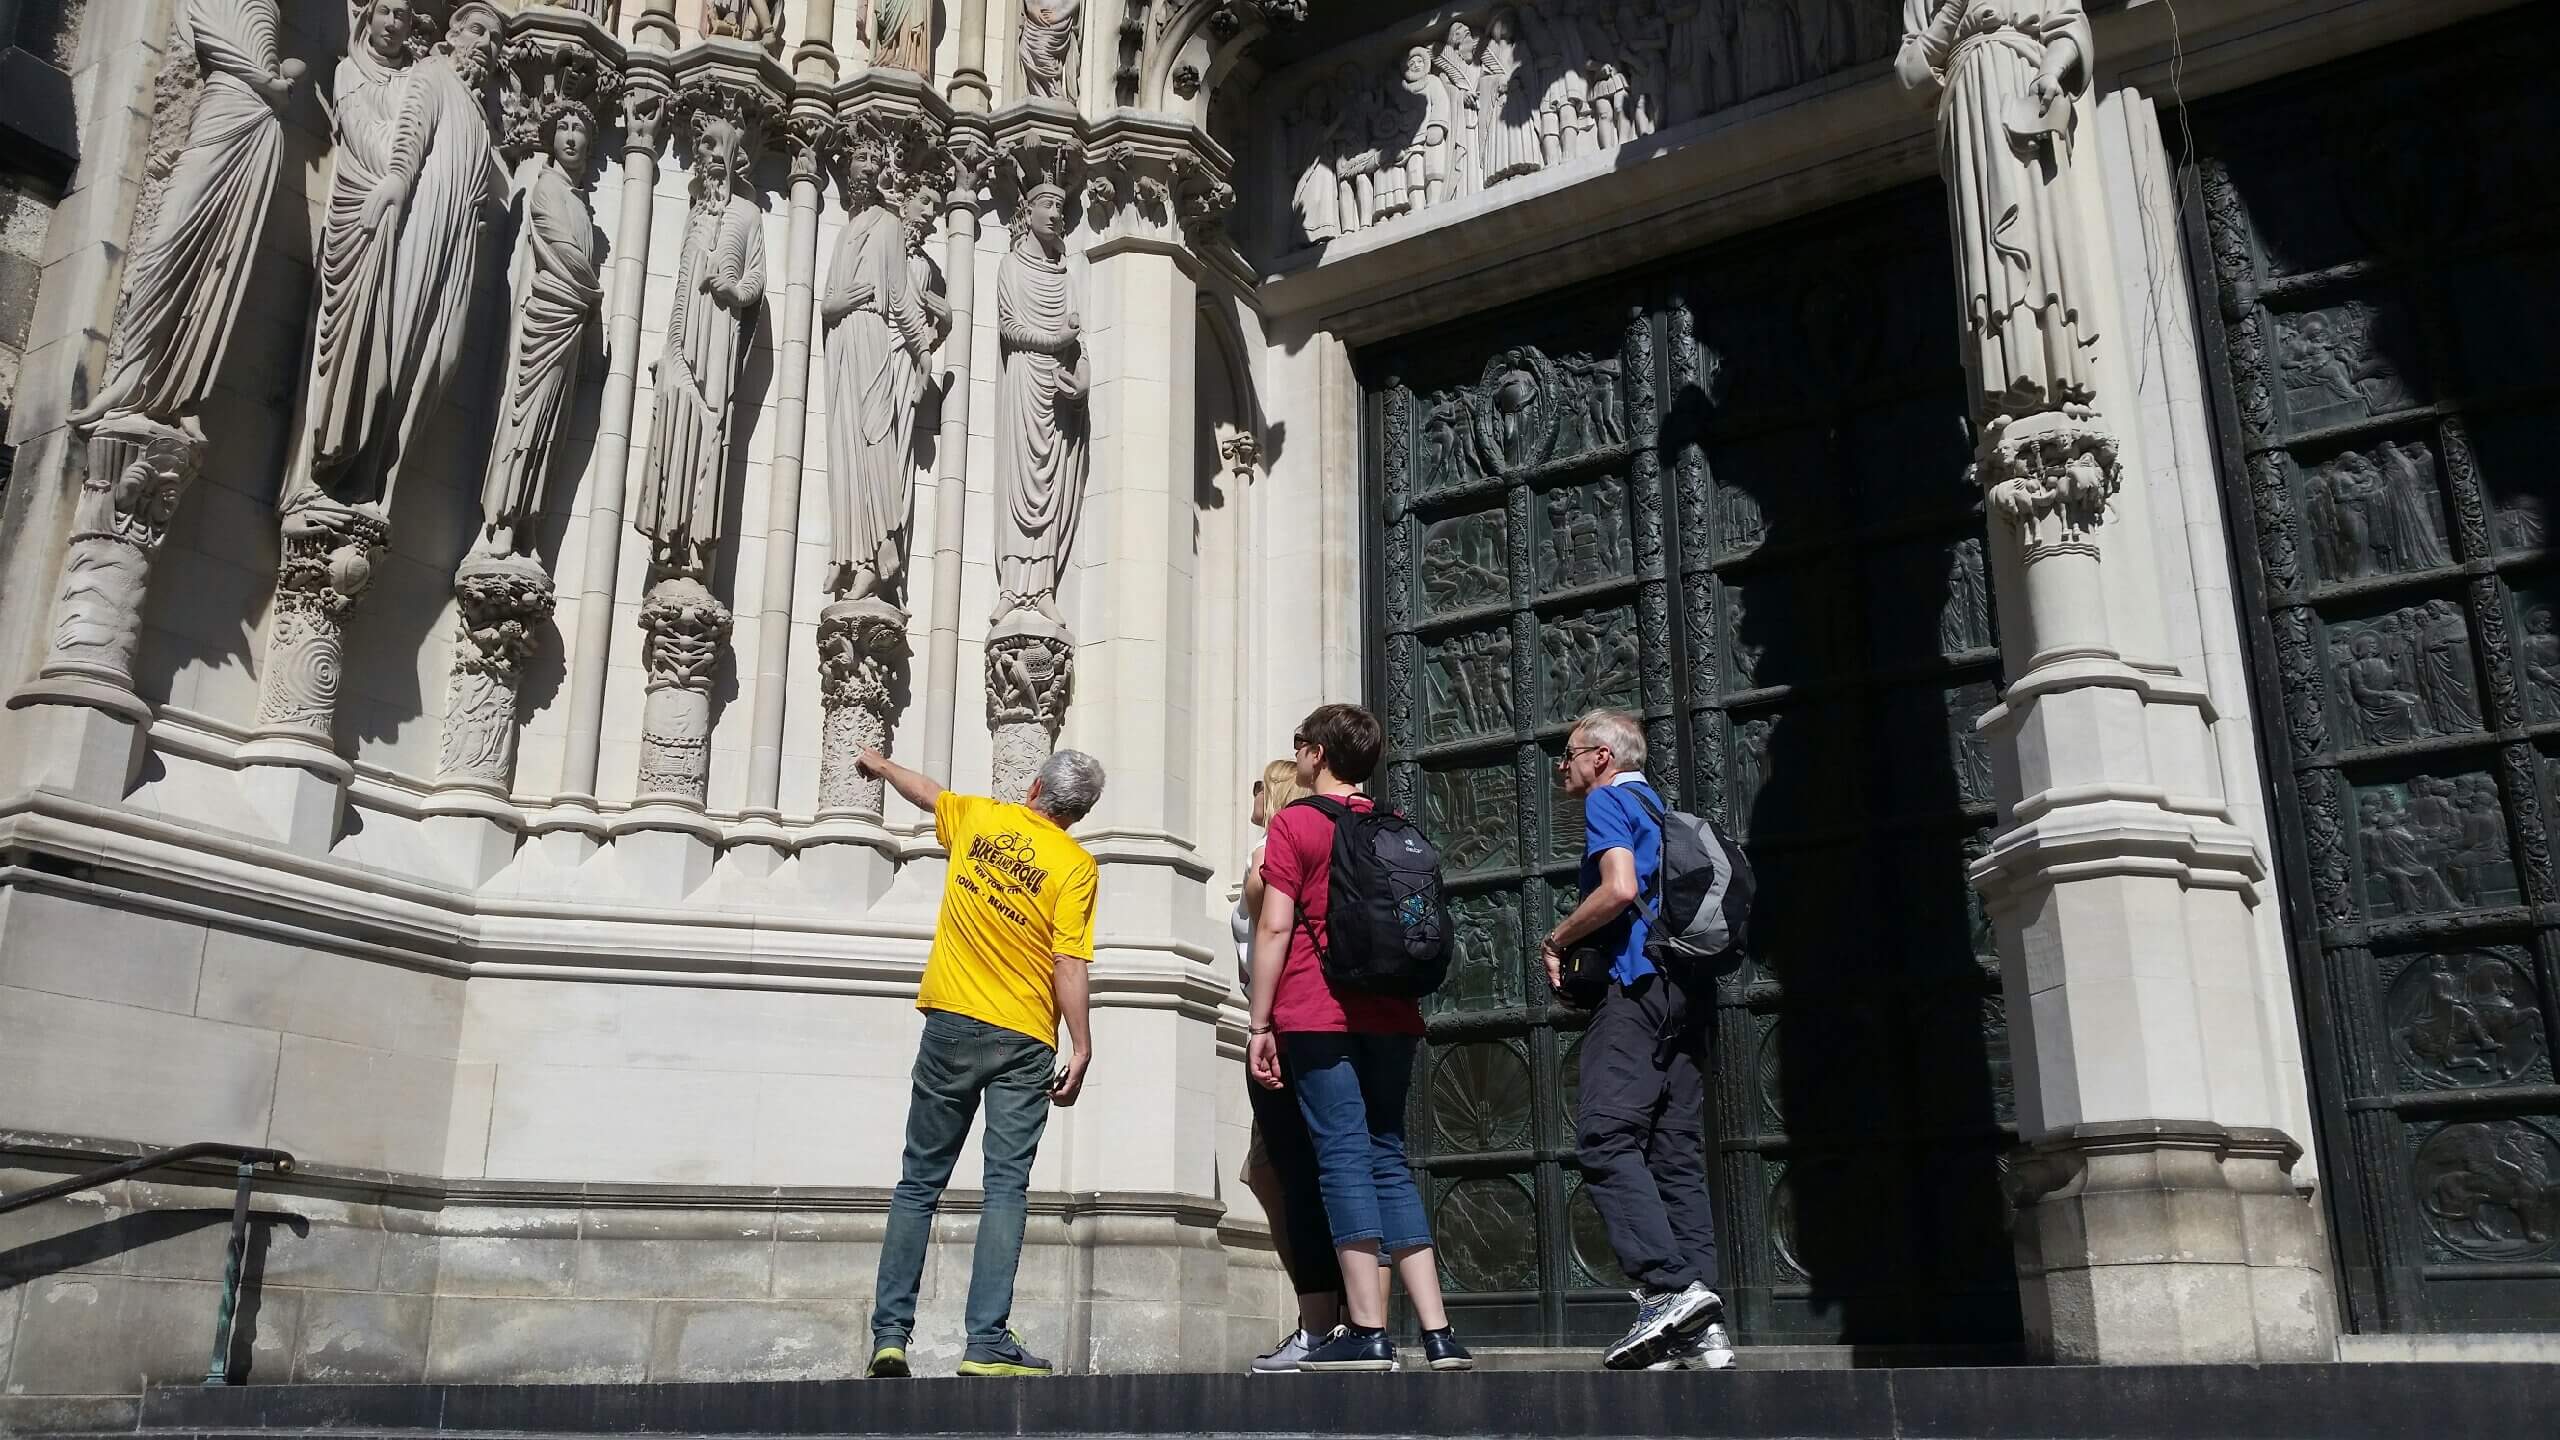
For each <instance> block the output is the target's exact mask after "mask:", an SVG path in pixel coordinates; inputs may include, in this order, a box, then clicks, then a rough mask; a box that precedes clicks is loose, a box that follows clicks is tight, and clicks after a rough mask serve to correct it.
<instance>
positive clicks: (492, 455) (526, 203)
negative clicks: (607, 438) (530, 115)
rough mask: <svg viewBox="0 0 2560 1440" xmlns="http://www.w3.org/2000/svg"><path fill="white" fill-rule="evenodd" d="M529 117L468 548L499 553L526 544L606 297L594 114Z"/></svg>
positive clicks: (556, 111)
mask: <svg viewBox="0 0 2560 1440" xmlns="http://www.w3.org/2000/svg"><path fill="white" fill-rule="evenodd" d="M536 123H537V124H538V125H539V126H540V127H541V132H542V140H543V145H544V148H543V150H542V151H541V152H540V153H537V154H535V155H533V156H531V157H529V158H527V159H526V160H525V161H524V163H523V165H522V166H521V168H519V169H518V170H517V172H516V204H515V208H516V248H515V259H514V263H513V265H512V267H511V269H512V277H511V281H510V284H509V290H508V293H509V297H510V299H511V301H512V303H511V304H510V306H509V307H508V327H507V365H506V371H505V374H506V377H507V378H506V392H505V394H504V395H503V396H502V397H501V398H500V404H499V411H498V434H497V439H496V443H494V444H493V445H491V447H490V450H489V473H488V478H487V480H486V481H485V482H484V483H483V484H482V486H481V490H480V540H479V543H478V544H477V545H476V546H475V547H474V548H475V549H478V550H484V551H488V552H491V553H496V554H524V553H527V552H529V551H530V550H531V549H532V547H533V539H534V535H533V531H534V525H535V519H536V517H537V516H539V515H540V513H541V511H542V499H543V489H544V486H545V484H546V477H547V474H548V472H549V470H550V468H551V449H552V443H553V442H554V441H555V440H556V439H557V438H558V436H559V433H560V421H561V418H562V417H563V416H564V415H565V414H566V413H567V412H568V409H569V403H570V397H571V396H573V395H575V394H576V393H577V388H578V361H579V356H580V352H581V351H582V350H583V349H584V347H585V343H586V339H587V336H588V334H589V333H590V331H591V330H592V328H593V326H594V324H595V318H596V313H597V307H598V306H600V305H601V304H602V303H603V301H604V285H603V283H602V280H601V278H600V277H599V275H598V274H597V270H596V251H597V247H596V227H595V217H594V215H593V213H592V212H591V211H590V210H589V209H588V202H587V195H586V185H587V161H588V157H589V155H590V154H591V152H592V149H593V143H594V135H595V121H594V119H593V117H592V116H591V115H590V114H589V113H588V111H587V108H586V107H585V106H584V105H581V104H576V103H572V102H558V103H554V104H551V105H548V106H546V107H544V112H543V113H542V114H541V115H540V116H539V117H538V119H537V121H536Z"/></svg>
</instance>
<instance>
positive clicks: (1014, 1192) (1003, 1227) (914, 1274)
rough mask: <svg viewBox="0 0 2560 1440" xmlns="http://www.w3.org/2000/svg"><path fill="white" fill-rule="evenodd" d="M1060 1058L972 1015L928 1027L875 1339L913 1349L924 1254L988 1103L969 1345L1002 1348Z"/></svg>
mask: <svg viewBox="0 0 2560 1440" xmlns="http://www.w3.org/2000/svg"><path fill="white" fill-rule="evenodd" d="M1057 1064H1058V1052H1057V1050H1056V1049H1055V1048H1054V1047H1052V1046H1048V1045H1043V1044H1041V1043H1040V1042H1039V1041H1037V1040H1034V1039H1032V1038H1031V1037H1030V1036H1028V1035H1024V1034H1021V1033H1019V1032H1016V1031H1012V1030H1004V1029H999V1028H998V1027H996V1026H993V1025H989V1024H987V1023H986V1022H984V1021H981V1020H972V1019H970V1018H969V1017H968V1016H966V1015H954V1014H951V1013H950V1012H948V1011H943V1010H935V1011H932V1012H930V1013H928V1014H927V1015H926V1016H925V1021H924V1039H923V1040H922V1041H921V1042H920V1043H919V1044H918V1045H917V1046H916V1069H915V1094H914V1096H913V1097H912V1098H910V1099H909V1100H908V1102H907V1155H906V1162H905V1168H904V1169H903V1170H902V1172H901V1173H900V1174H899V1177H898V1188H897V1190H896V1192H895V1193H894V1194H892V1195H891V1196H890V1198H889V1233H888V1235H887V1237H886V1238H885V1239H883V1240H882V1241H881V1244H880V1279H879V1282H878V1284H877V1286H876V1288H875V1290H874V1293H873V1296H872V1309H871V1335H872V1339H873V1341H874V1342H875V1343H877V1344H894V1345H904V1344H905V1343H906V1342H907V1337H908V1336H910V1335H912V1334H914V1333H915V1328H916V1286H917V1284H918V1282H920V1281H921V1280H922V1279H923V1277H924V1249H925V1245H926V1243H927V1242H928V1241H930V1240H931V1239H932V1238H933V1214H934V1211H935V1210H936V1209H938V1208H940V1206H941V1204H942V1189H943V1187H944V1186H945V1185H948V1184H950V1183H951V1167H952V1165H953V1164H954V1163H956V1162H957V1161H958V1160H959V1158H960V1147H961V1146H962V1145H963V1144H966V1143H967V1142H968V1139H969V1122H970V1121H971V1120H972V1119H974V1118H975V1117H976V1116H977V1113H978V1102H979V1100H980V1098H981V1097H983V1098H984V1099H985V1101H986V1109H987V1133H986V1154H987V1178H986V1199H985V1200H984V1201H982V1202H981V1203H980V1204H979V1206H978V1245H977V1252H976V1254H975V1255H973V1256H972V1257H971V1259H970V1264H969V1308H968V1312H967V1321H968V1327H969V1343H970V1344H972V1345H986V1344H993V1343H995V1342H997V1341H1000V1340H1002V1339H1004V1337H1005V1331H1006V1328H1007V1326H1008V1325H1009V1324H1010V1322H1011V1320H1012V1317H1013V1272H1014V1270H1015V1268H1016V1267H1017V1266H1019V1265H1020V1264H1021V1262H1022V1217H1023V1210H1024V1197H1025V1195H1026V1194H1027V1193H1028V1192H1029V1190H1030V1188H1031V1156H1032V1154H1033V1152H1035V1151H1037V1150H1038V1149H1039V1148H1040V1132H1041V1131H1043V1130H1045V1129H1047V1128H1048V1125H1049V1081H1050V1080H1051V1078H1052V1077H1053V1076H1054V1075H1055V1074H1056V1073H1057Z"/></svg>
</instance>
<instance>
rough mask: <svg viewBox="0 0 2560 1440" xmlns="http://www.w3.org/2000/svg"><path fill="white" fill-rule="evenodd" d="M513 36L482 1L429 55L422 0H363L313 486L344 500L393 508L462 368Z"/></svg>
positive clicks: (318, 351) (320, 366) (325, 233)
mask: <svg viewBox="0 0 2560 1440" xmlns="http://www.w3.org/2000/svg"><path fill="white" fill-rule="evenodd" d="M501 33H503V22H502V21H501V20H500V18H499V16H498V13H497V11H496V10H495V9H493V8H491V7H490V6H489V5H487V4H485V3H479V0H474V3H470V4H465V5H463V6H461V7H460V8H458V9H456V10H455V11H454V15H453V22H452V26H451V28H450V32H449V37H448V39H447V41H446V43H445V44H444V45H442V46H440V47H437V48H436V49H435V51H434V52H433V53H429V52H428V49H427V40H428V34H427V27H426V24H425V22H424V21H423V20H422V19H421V18H420V16H419V13H418V9H417V6H416V3H415V0H358V9H357V24H356V42H355V45H354V46H353V48H352V49H351V50H350V52H349V53H348V55H347V58H346V59H344V60H342V61H340V62H338V74H337V83H336V86H335V88H334V92H333V93H334V97H335V101H336V110H337V124H336V127H335V133H334V135H333V139H334V141H335V144H334V146H333V149H332V160H333V165H332V169H331V174H330V178H329V208H328V218H327V219H326V221H325V222H324V224H323V226H322V229H321V234H320V257H319V271H320V277H319V278H320V321H319V325H318V327H317V329H316V330H315V332H314V334H313V337H312V356H313V364H312V374H311V396H310V402H309V415H310V427H309V435H308V441H309V453H308V455H307V456H306V460H307V463H308V466H309V471H308V477H307V478H308V482H309V485H310V486H311V487H312V488H315V489H317V490H318V491H320V492H322V493H323V494H325V495H327V496H328V497H329V498H330V499H331V500H333V501H336V502H337V503H339V504H343V505H363V506H368V507H371V508H372V509H374V510H376V511H378V512H380V513H382V514H387V513H388V512H389V510H390V508H391V498H392V491H393V489H394V487H395V486H396V485H397V483H398V481H399V478H400V468H401V462H402V461H403V460H404V459H405V458H406V457H407V455H408V451H409V444H410V442H411V440H412V439H414V438H415V437H416V435H417V434H418V428H419V421H420V420H422V419H423V418H424V417H425V416H427V415H428V414H429V413H431V412H432V411H433V410H434V409H435V408H436V406H437V405H438V404H439V403H440V402H441V401H442V400H443V398H444V393H445V388H446V386H447V385H448V384H449V383H450V382H451V381H452V379H453V375H454V372H455V370H456V369H457V368H458V366H459V364H460V362H461V358H462V348H463V332H464V330H465V329H466V328H467V327H466V325H465V320H466V318H467V317H468V316H469V314H470V309H471V307H470V306H469V305H468V304H467V303H464V299H465V297H468V296H469V295H470V294H471V291H472V285H473V283H474V282H475V281H476V280H477V279H478V278H479V269H480V227H481V226H482V224H483V223H484V222H485V220H486V218H487V213H488V209H489V202H490V198H491V197H492V196H493V195H494V194H495V193H496V188H497V185H498V184H499V183H500V176H499V175H498V173H497V157H496V152H495V151H494V150H493V149H492V148H491V143H490V134H489V123H488V120H487V118H486V114H485V102H484V99H483V97H484V95H485V93H486V91H487V88H488V85H489V81H490V79H491V77H492V76H493V75H494V74H495V73H496V67H497V57H498V37H499V35H500V34H501ZM292 503H293V502H292V501H291V500H288V501H287V505H288V507H290V506H291V505H292Z"/></svg>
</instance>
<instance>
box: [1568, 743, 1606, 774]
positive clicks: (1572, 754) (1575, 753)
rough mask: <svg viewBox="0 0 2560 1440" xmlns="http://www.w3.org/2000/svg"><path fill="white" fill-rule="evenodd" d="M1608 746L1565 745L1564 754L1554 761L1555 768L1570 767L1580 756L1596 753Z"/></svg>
mask: <svg viewBox="0 0 2560 1440" xmlns="http://www.w3.org/2000/svg"><path fill="white" fill-rule="evenodd" d="M1608 748H1609V747H1608V746H1606V745H1567V746H1566V747H1564V754H1563V755H1562V756H1561V757H1559V758H1558V759H1557V761H1556V768H1557V769H1559V770H1567V769H1571V768H1572V766H1573V762H1574V761H1575V760H1577V759H1579V758H1581V757H1582V756H1585V755H1593V754H1597V753H1599V752H1600V751H1603V750H1606V749H1608Z"/></svg>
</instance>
